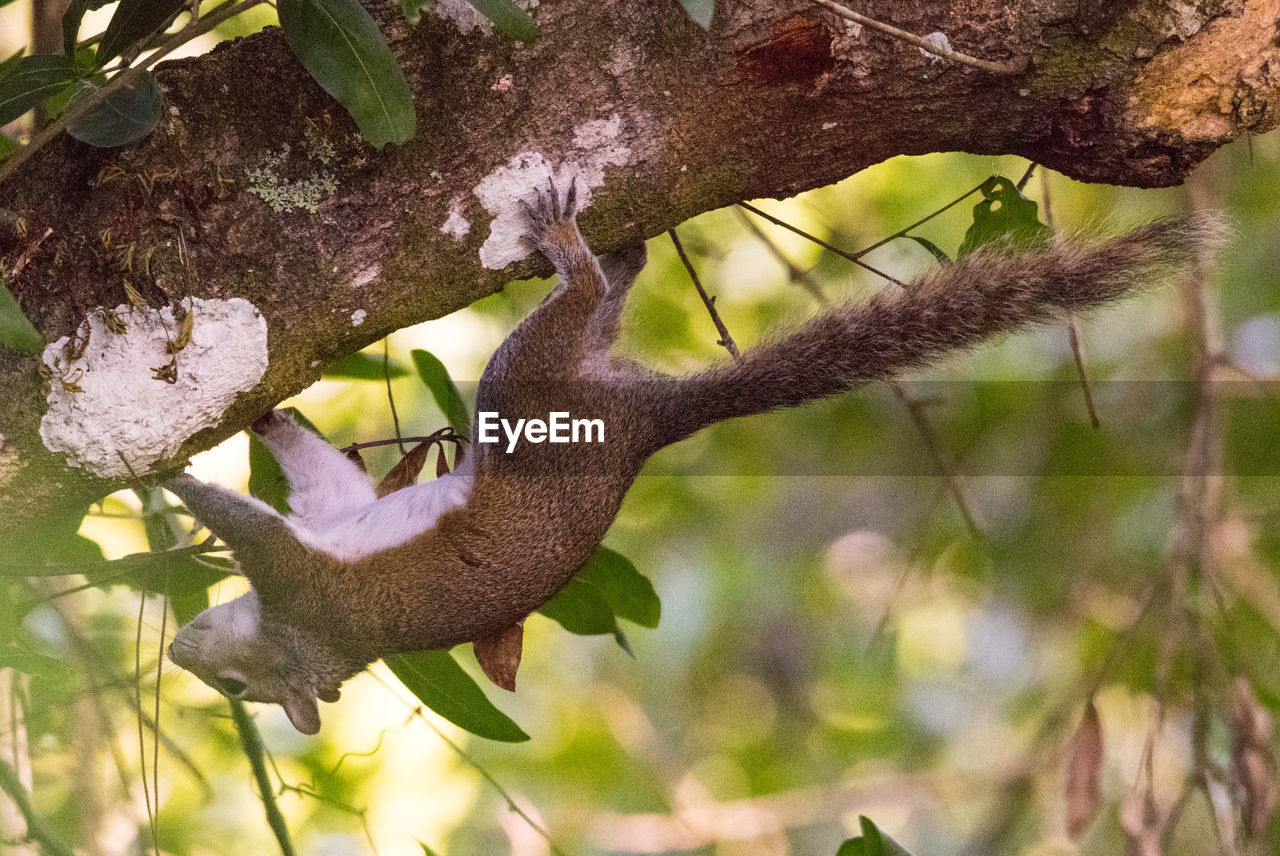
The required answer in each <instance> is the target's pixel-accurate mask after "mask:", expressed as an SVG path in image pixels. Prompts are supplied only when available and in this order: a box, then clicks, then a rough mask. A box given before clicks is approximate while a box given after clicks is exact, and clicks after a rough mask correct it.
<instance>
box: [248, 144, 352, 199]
mask: <svg viewBox="0 0 1280 856" xmlns="http://www.w3.org/2000/svg"><path fill="white" fill-rule="evenodd" d="M326 142H327V141H326ZM289 152H290V147H289V144H288V143H285V144H284V145H282V146H281V147H280V149H279V151H276V152H272V153H270V154H268V155H267V156H266V157H264V158H263V159H262V161H261V162H260V163H259V164H258V165H257V166H255V167H252V168H250V169H247V170H245V179H246V180H247V186H246V188H245V189H246V190H248V191H249V192H250V193H252V194H253V195H254V196H257V197H258V198H260V199H261V200H262V201H263V202H265V203H267V204H268V205H270V206H271V210H272V211H274V212H276V213H277V214H288V213H289V212H290V211H296V210H302V211H306V212H307V213H308V214H314V213H316V208H317V207H319V205H320V203H321V202H323V201H324V200H325V199H327V198H328V197H330V196H332V195H333V192H334V191H335V190H336V189H337V187H338V180H337V179H336V178H335V177H334V175H333V172H332V171H331V170H329V169H328V168H316V167H314V164H320V166H321V167H325V165H327V164H328V163H329V161H330V159H331V158H332V156H333V151H332V145H331V144H330V145H329V148H327V149H326V148H324V147H319V148H317V147H316V146H315V145H314V143H313V142H311V141H309V142H308V143H307V144H306V145H305V146H304V152H305V153H306V156H307V163H308V164H310V165H312V167H311V168H310V169H309V170H308V172H307V174H306V175H304V176H301V177H297V178H291V177H289V176H286V175H284V174H283V173H284V171H285V170H286V168H287V167H288V165H289V163H288V162H289Z"/></svg>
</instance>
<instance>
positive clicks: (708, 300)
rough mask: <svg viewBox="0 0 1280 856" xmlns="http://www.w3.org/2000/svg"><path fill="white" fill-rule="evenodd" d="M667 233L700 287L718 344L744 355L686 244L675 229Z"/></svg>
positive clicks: (732, 353)
mask: <svg viewBox="0 0 1280 856" xmlns="http://www.w3.org/2000/svg"><path fill="white" fill-rule="evenodd" d="M667 234H668V235H670V236H671V243H673V244H675V247H676V254H677V255H678V256H680V261H681V262H683V263H684V269H685V270H687V271H688V272H689V279H691V280H693V287H694V288H696V289H698V296H699V297H701V298H702V303H703V305H705V306H706V307H707V312H708V313H709V314H710V315H711V323H713V324H715V325H716V331H717V332H718V333H719V334H720V341H718V342H716V344H717V345H721V346H723V347H724V349H725V350H726V351H728V352H729V355H730V356H731V357H733V358H734V359H735V360H736V359H738V357H741V356H742V352H741V351H739V350H738V345H737V343H736V342H734V341H733V337H732V336H730V335H729V328H728V327H725V326H724V321H722V320H721V319H720V313H719V312H717V311H716V299H715V298H714V297H711V296H710V295H709V294H707V290H706V289H705V288H703V287H702V280H700V279H699V278H698V272H697V271H696V270H694V269H693V262H691V261H689V257H688V256H687V255H685V252H684V246H683V245H681V243H680V236H679V235H677V234H676V230H675V229H668V230H667Z"/></svg>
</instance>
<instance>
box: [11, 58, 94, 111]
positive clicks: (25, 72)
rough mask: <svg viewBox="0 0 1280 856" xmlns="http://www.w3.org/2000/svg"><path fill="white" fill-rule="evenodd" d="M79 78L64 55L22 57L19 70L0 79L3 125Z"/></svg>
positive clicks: (19, 61) (18, 65) (18, 63)
mask: <svg viewBox="0 0 1280 856" xmlns="http://www.w3.org/2000/svg"><path fill="white" fill-rule="evenodd" d="M75 79H76V75H75V71H74V69H72V67H71V62H70V60H68V59H67V58H66V57H64V56H49V55H47V54H37V55H35V56H24V57H21V58H20V59H19V60H18V62H17V70H16V71H14V72H12V73H11V74H9V76H8V77H6V78H4V79H3V80H0V125H7V124H9V123H10V122H12V121H13V120H14V119H16V118H18V117H19V116H21V115H22V114H23V113H25V112H27V111H28V110H30V109H31V108H32V107H34V106H36V105H37V104H39V103H40V102H41V101H43V100H44V99H46V98H48V97H49V96H50V95H54V94H55V93H58V92H61V91H62V90H63V89H65V88H66V87H67V86H68V85H70V83H71V82H72V81H73V80H75Z"/></svg>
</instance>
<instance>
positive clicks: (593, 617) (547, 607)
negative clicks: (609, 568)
mask: <svg viewBox="0 0 1280 856" xmlns="http://www.w3.org/2000/svg"><path fill="white" fill-rule="evenodd" d="M538 612H541V613H542V614H543V615H545V616H546V617H547V618H550V619H551V620H553V621H556V622H559V624H560V626H562V627H563V628H564V629H565V630H568V631H569V632H570V633H576V634H577V635H579V636H598V635H600V634H603V633H610V634H612V633H613V632H614V631H615V630H616V628H617V626H618V619H617V617H616V616H615V615H614V613H613V607H612V606H610V605H609V600H608V598H606V597H605V596H604V592H602V591H601V590H600V589H599V587H598V586H596V585H595V584H594V583H593V582H591V581H589V580H583V579H581V578H579V577H576V576H575V577H573V579H571V580H569V582H568V583H567V584H566V585H565V587H564V588H562V589H560V591H558V592H556V595H555V597H553V598H551V600H549V601H547V602H546V603H544V604H543V605H542V606H540V607H538Z"/></svg>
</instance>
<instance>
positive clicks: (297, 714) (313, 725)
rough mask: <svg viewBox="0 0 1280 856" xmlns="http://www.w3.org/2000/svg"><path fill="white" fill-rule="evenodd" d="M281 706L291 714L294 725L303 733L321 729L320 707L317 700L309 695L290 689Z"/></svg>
mask: <svg viewBox="0 0 1280 856" xmlns="http://www.w3.org/2000/svg"><path fill="white" fill-rule="evenodd" d="M280 704H281V706H282V707H283V708H284V712H285V713H287V714H288V715H289V721H290V722H292V723H293V727H294V728H296V729H298V730H299V731H301V732H302V733H303V734H317V733H319V731H320V708H319V706H318V705H317V704H316V700H315V699H314V698H312V697H311V696H309V695H306V694H304V693H300V692H297V691H296V690H289V693H288V695H286V696H285V699H284V701H282V702H281V703H280Z"/></svg>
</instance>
